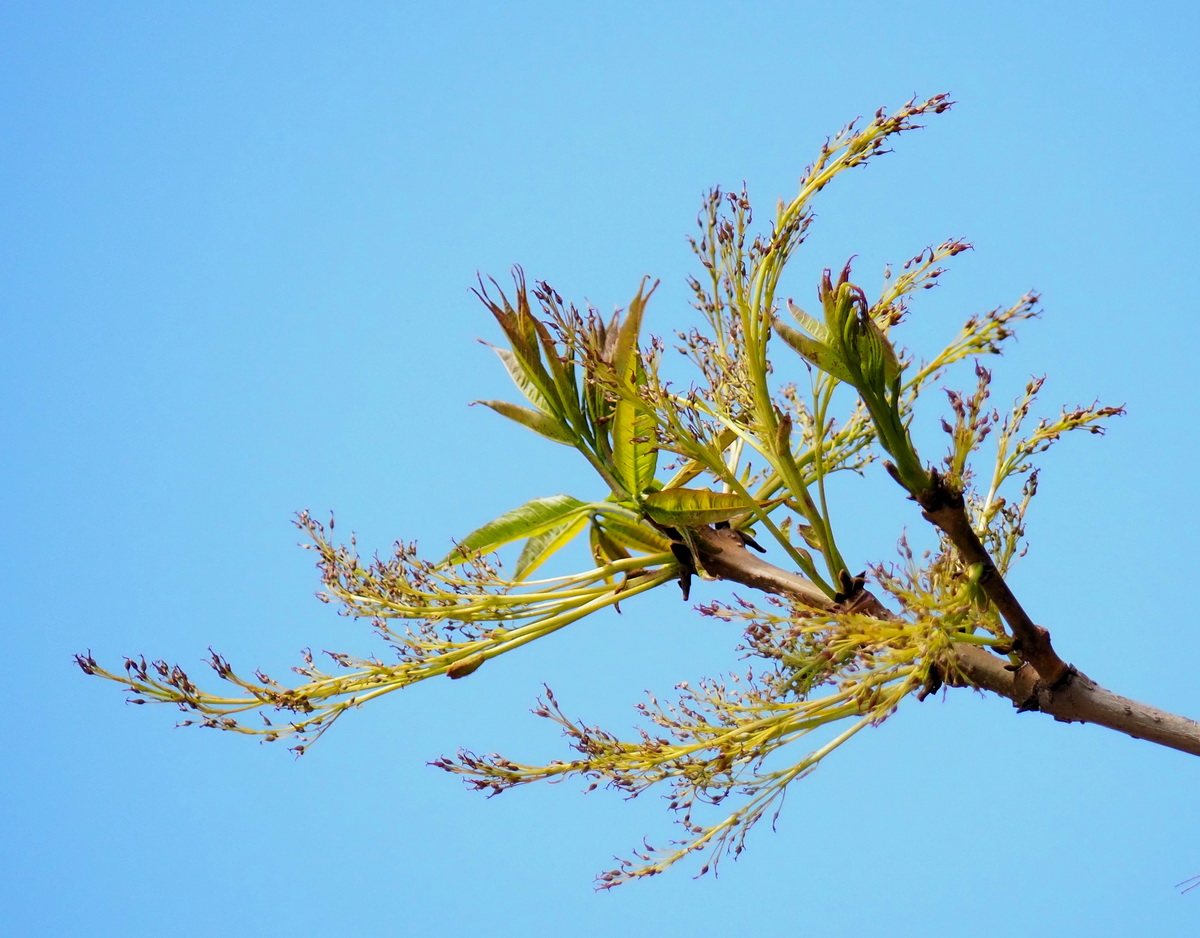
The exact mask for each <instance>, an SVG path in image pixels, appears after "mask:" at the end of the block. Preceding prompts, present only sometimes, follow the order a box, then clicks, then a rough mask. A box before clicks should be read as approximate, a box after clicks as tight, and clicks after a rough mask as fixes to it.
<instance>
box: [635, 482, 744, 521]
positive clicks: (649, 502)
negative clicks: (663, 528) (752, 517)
mask: <svg viewBox="0 0 1200 938" xmlns="http://www.w3.org/2000/svg"><path fill="white" fill-rule="evenodd" d="M643 504H644V506H645V508H646V514H648V515H649V516H650V517H651V518H653V519H654V520H655V521H657V522H658V523H659V524H663V525H667V526H669V527H690V526H695V525H700V524H717V523H718V522H721V521H729V520H730V519H731V518H735V517H737V516H738V515H744V514H747V513H749V512H750V510H751V508H750V506H749V505H747V504H746V502H745V501H744V500H743V499H742V497H741V496H740V495H736V494H734V493H733V492H710V491H709V490H708V489H663V490H662V491H661V492H651V493H649V494H648V495H647V496H646V497H645V499H644V501H643Z"/></svg>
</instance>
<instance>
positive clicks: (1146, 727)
mask: <svg viewBox="0 0 1200 938" xmlns="http://www.w3.org/2000/svg"><path fill="white" fill-rule="evenodd" d="M955 657H956V663H957V664H958V666H959V668H960V669H961V674H962V676H963V678H965V679H966V682H967V683H968V684H969V685H970V686H972V687H977V688H981V689H985V690H990V691H992V692H994V693H997V694H1000V695H1001V696H1003V697H1007V698H1008V699H1009V700H1011V701H1013V703H1014V704H1015V705H1016V706H1017V708H1018V709H1020V710H1040V711H1042V712H1043V713H1048V714H1050V715H1051V716H1052V717H1054V719H1056V720H1060V721H1062V722H1064V723H1095V724H1097V725H1098V726H1106V727H1108V728H1109V729H1111V730H1116V731H1117V732H1119V733H1124V734H1125V735H1126V736H1132V737H1133V738H1134V739H1145V740H1149V741H1150V742H1152V743H1158V744H1159V745H1160V746H1167V747H1168V748H1170V749H1178V750H1179V751H1180V752H1189V753H1191V754H1192V755H1194V756H1200V723H1197V722H1196V721H1195V720H1191V719H1188V718H1187V717H1181V716H1177V715H1176V714H1174V713H1167V712H1166V711H1165V710H1159V709H1157V708H1156V707H1151V706H1147V705H1146V704H1144V703H1139V702H1138V701H1136V700H1130V699H1129V698H1127V697H1122V696H1121V695H1120V694H1114V693H1113V692H1112V691H1110V690H1108V689H1106V688H1104V687H1101V686H1100V685H1099V684H1097V683H1096V682H1095V681H1093V680H1092V679H1091V678H1090V677H1088V676H1087V675H1086V674H1081V673H1080V672H1078V671H1074V672H1073V676H1072V678H1071V680H1070V681H1068V682H1067V683H1066V685H1065V686H1063V687H1060V688H1057V689H1048V688H1047V685H1046V684H1045V682H1042V681H1039V680H1038V679H1037V675H1036V674H1034V673H1030V672H1032V670H1033V669H1032V668H1031V667H1030V666H1029V665H1024V666H1023V667H1021V668H1018V669H1016V670H1015V671H1014V670H1012V669H1011V667H1010V666H1009V665H1008V663H1007V662H1006V660H1005V659H1003V658H998V657H996V656H995V655H993V654H992V653H991V652H989V651H986V650H984V649H983V648H979V647H978V646H974V645H960V646H958V648H957V649H956V656H955ZM947 683H949V684H953V683H955V682H954V680H953V678H949V679H948V680H947Z"/></svg>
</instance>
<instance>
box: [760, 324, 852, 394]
mask: <svg viewBox="0 0 1200 938" xmlns="http://www.w3.org/2000/svg"><path fill="white" fill-rule="evenodd" d="M772 325H773V326H774V327H775V332H776V334H777V335H778V336H779V337H780V338H781V339H783V341H784V342H786V343H787V344H788V345H790V346H791V347H792V348H793V349H794V350H795V351H796V352H797V353H798V354H799V355H800V357H801V358H803V359H804V360H805V361H806V362H808V363H809V364H810V365H812V366H813V367H814V368H817V369H819V370H821V371H823V372H825V373H826V374H829V375H833V377H835V378H837V379H838V380H839V381H845V382H846V383H847V384H853V383H854V382H853V380H852V379H851V377H850V371H849V370H848V369H847V368H846V365H845V363H844V362H843V361H842V359H841V358H840V357H839V356H838V353H837V352H836V351H834V349H833V348H832V347H831V346H828V345H826V344H824V343H823V342H818V341H817V340H816V339H814V338H813V337H812V336H807V335H805V334H804V333H803V332H801V331H800V330H799V329H793V328H792V327H791V326H789V325H788V324H787V323H786V322H784V321H783V320H781V319H778V318H776V319H775V320H774V321H773V322H772ZM822 331H824V330H822Z"/></svg>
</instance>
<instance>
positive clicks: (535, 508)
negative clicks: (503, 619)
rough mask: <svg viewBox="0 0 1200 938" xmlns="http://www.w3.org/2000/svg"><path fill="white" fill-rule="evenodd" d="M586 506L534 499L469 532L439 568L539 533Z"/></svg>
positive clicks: (556, 498) (567, 499)
mask: <svg viewBox="0 0 1200 938" xmlns="http://www.w3.org/2000/svg"><path fill="white" fill-rule="evenodd" d="M586 507H587V503H586V502H581V501H580V500H579V499H577V498H573V497H571V496H570V495H550V496H547V497H546V498H535V499H533V500H532V501H529V502H526V503H525V504H524V505H522V506H521V507H520V508H514V509H513V510H512V511H509V512H506V513H505V514H503V515H501V516H500V517H499V518H497V519H496V520H495V521H489V522H488V523H487V524H485V525H484V526H483V527H481V528H477V529H476V530H474V531H472V532H471V533H470V534H468V535H467V536H466V537H465V538H463V539H462V541H461V542H460V543H459V545H458V546H457V547H455V548H454V550H452V551H450V553H449V554H447V555H446V556H445V558H443V559H442V561H441V564H440V565H441V566H445V565H447V564H453V563H459V562H461V561H462V560H463V559H464V558H466V557H467V556H469V555H470V554H472V553H474V552H476V551H479V552H483V553H487V552H489V551H493V550H496V549H497V548H500V547H503V546H504V545H505V544H510V543H512V542H513V541H516V540H520V539H521V538H523V537H533V536H534V535H536V534H541V533H542V532H543V531H546V530H548V529H550V528H553V527H555V526H556V525H559V524H561V523H562V522H564V521H566V520H567V519H569V518H570V517H571V516H572V515H574V514H576V513H577V512H579V511H581V510H583V509H585V508H586Z"/></svg>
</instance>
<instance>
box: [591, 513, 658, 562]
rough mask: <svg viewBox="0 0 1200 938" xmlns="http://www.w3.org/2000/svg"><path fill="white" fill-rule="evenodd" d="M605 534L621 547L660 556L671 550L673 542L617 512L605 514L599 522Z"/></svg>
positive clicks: (642, 523)
mask: <svg viewBox="0 0 1200 938" xmlns="http://www.w3.org/2000/svg"><path fill="white" fill-rule="evenodd" d="M597 523H598V524H599V525H600V526H601V527H602V528H603V529H604V532H605V534H607V535H608V537H609V538H611V539H612V541H614V542H615V543H616V544H618V545H620V546H621V547H625V548H630V549H632V550H637V551H642V552H644V553H647V554H659V553H662V552H663V551H668V550H670V549H671V542H670V541H668V540H667V539H666V538H665V537H663V536H662V535H661V534H659V533H658V532H657V531H656V530H654V528H652V527H650V525H648V524H645V523H644V522H641V521H635V520H634V519H633V518H629V517H627V516H625V515H620V514H617V513H615V512H612V513H607V512H606V513H605V514H604V515H603V516H602V517H601V518H599V519H598V522H597Z"/></svg>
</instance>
